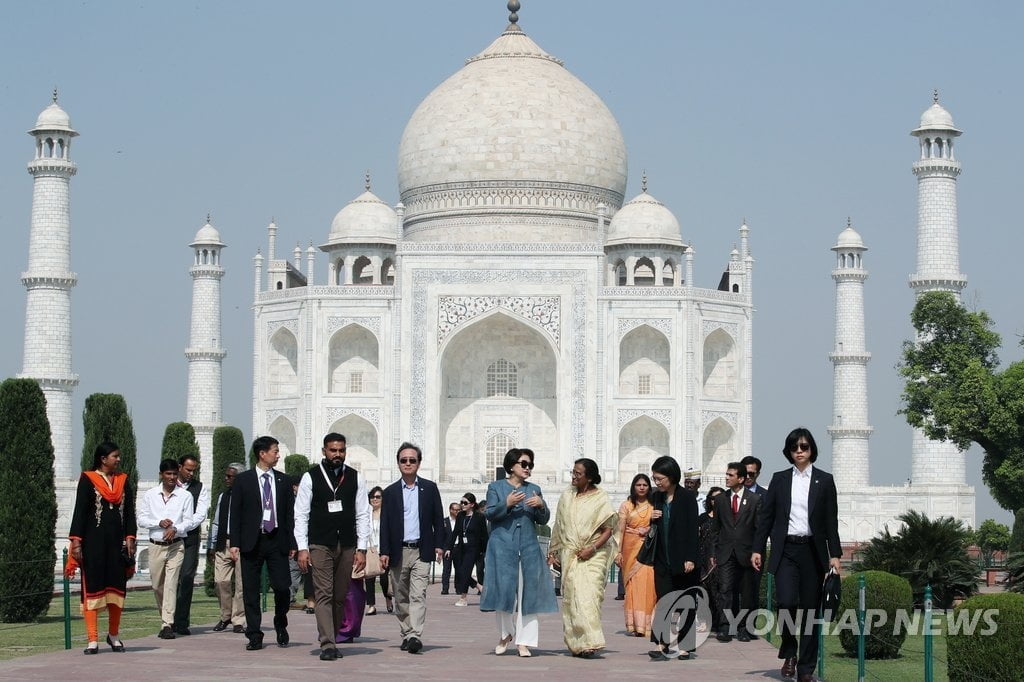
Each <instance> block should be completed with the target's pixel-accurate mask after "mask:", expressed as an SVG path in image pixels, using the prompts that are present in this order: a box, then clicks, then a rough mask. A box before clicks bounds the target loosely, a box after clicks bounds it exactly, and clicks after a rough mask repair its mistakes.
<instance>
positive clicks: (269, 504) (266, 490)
mask: <svg viewBox="0 0 1024 682" xmlns="http://www.w3.org/2000/svg"><path fill="white" fill-rule="evenodd" d="M263 508H264V509H269V510H270V516H269V517H267V518H265V519H264V521H263V532H264V533H272V532H273V531H274V529H275V528H277V516H276V515H275V514H274V494H273V493H272V492H271V490H270V474H269V473H267V474H263Z"/></svg>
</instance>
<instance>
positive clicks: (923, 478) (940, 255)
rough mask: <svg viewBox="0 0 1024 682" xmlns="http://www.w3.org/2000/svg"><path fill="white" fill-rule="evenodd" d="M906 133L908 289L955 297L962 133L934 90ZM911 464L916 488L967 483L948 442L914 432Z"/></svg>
mask: <svg viewBox="0 0 1024 682" xmlns="http://www.w3.org/2000/svg"><path fill="white" fill-rule="evenodd" d="M910 134H911V135H913V136H914V137H916V138H917V139H918V142H919V143H920V158H919V159H918V160H917V161H915V162H914V166H913V169H914V175H916V176H917V271H916V272H915V273H914V274H912V275H911V276H910V286H911V288H912V289H913V290H914V294H915V295H920V294H922V293H924V292H926V291H949V292H952V293H953V294H955V295H957V296H959V294H960V290H961V289H963V288H964V286H966V284H967V278H966V277H964V275H963V274H961V273H960V238H959V235H958V226H957V222H958V221H957V209H956V179H957V177H958V176H959V175H960V162H959V161H957V160H956V156H955V155H954V153H953V141H954V140H955V139H956V138H957V137H959V136H960V134H961V131H959V130H957V129H956V128H955V127H954V126H953V117H952V116H951V115H950V114H949V112H948V111H946V110H945V109H944V108H942V106H941V105H940V104H939V95H938V93H937V92H936V93H935V97H934V100H933V102H932V105H931V106H930V107H929V108H928V109H927V110H926V111H925V112H924V114H922V115H921V125H919V126H918V127H917V128H916V129H914V130H913V131H911V133H910ZM911 461H912V463H911V474H910V476H911V481H912V482H913V484H914V485H915V486H918V485H933V484H938V485H963V484H964V482H965V480H966V479H965V476H966V464H965V453H963V452H960V451H959V450H958V449H957V447H956V446H955V445H953V444H952V443H949V442H942V441H935V440H930V439H929V438H928V437H927V436H925V435H924V433H922V432H921V431H918V430H915V431H914V436H913V444H912V460H911Z"/></svg>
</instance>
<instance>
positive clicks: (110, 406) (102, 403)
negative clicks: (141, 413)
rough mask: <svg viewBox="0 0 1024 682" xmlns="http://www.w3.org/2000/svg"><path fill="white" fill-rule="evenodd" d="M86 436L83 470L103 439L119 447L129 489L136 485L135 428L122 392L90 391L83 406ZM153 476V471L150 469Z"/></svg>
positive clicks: (137, 481) (137, 476)
mask: <svg viewBox="0 0 1024 682" xmlns="http://www.w3.org/2000/svg"><path fill="white" fill-rule="evenodd" d="M82 423H83V425H84V426H85V440H84V441H83V443H82V471H88V470H89V469H92V458H93V454H94V453H95V452H96V446H97V445H99V444H100V443H102V442H103V441H105V440H109V441H113V442H114V443H117V446H118V447H119V448H121V466H120V469H121V471H122V472H124V473H126V474H128V483H129V484H130V485H131V487H132V490H138V489H139V471H138V469H137V468H136V465H135V462H136V460H135V428H134V427H133V426H132V418H131V416H129V414H128V404H127V403H126V402H125V401H124V396H122V395H118V394H117V393H93V394H92V395H90V396H89V397H88V398H86V399H85V409H84V410H82ZM153 476H154V478H155V477H156V472H155V471H154V472H153Z"/></svg>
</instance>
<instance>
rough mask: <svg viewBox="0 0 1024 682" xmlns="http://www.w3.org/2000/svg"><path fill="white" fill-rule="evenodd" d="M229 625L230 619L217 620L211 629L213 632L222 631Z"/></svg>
mask: <svg viewBox="0 0 1024 682" xmlns="http://www.w3.org/2000/svg"><path fill="white" fill-rule="evenodd" d="M229 625H231V621H230V620H219V621H217V624H216V625H214V626H213V631H214V632H224V631H225V630H227V629H228V626H229Z"/></svg>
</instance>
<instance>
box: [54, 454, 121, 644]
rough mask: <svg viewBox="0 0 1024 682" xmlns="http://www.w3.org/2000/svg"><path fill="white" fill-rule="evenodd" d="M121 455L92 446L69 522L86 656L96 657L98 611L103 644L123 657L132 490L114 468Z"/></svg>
mask: <svg viewBox="0 0 1024 682" xmlns="http://www.w3.org/2000/svg"><path fill="white" fill-rule="evenodd" d="M120 462H121V452H120V450H119V449H118V447H117V445H115V444H114V443H110V442H104V443H100V444H99V445H98V446H96V452H95V453H94V455H93V470H92V471H84V472H82V477H81V478H80V479H79V480H78V495H77V497H76V499H75V510H74V514H73V515H72V517H71V533H70V540H71V552H70V553H71V559H72V560H73V561H74V562H75V563H77V565H78V566H79V567H81V569H82V614H83V615H84V616H85V629H86V634H87V636H88V640H89V644H88V646H87V647H86V649H85V653H86V654H96V653H99V612H100V611H101V610H102V609H103V608H104V607H106V610H107V615H108V621H109V622H108V634H107V644H109V645H110V648H111V649H112V650H113V651H117V652H123V651H124V643H123V642H121V640H120V638H118V636H117V635H118V630H119V627H120V624H121V610H122V609H123V608H124V594H125V587H126V586H127V583H128V573H129V572H130V571H131V567H130V566H127V565H126V562H125V559H124V556H123V555H122V548H123V549H124V553H125V554H127V556H128V557H129V558H131V559H134V557H135V491H134V490H132V488H131V486H130V485H129V484H128V476H127V475H126V474H123V473H120V472H119V471H118V470H117V469H118V466H119V465H120Z"/></svg>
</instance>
